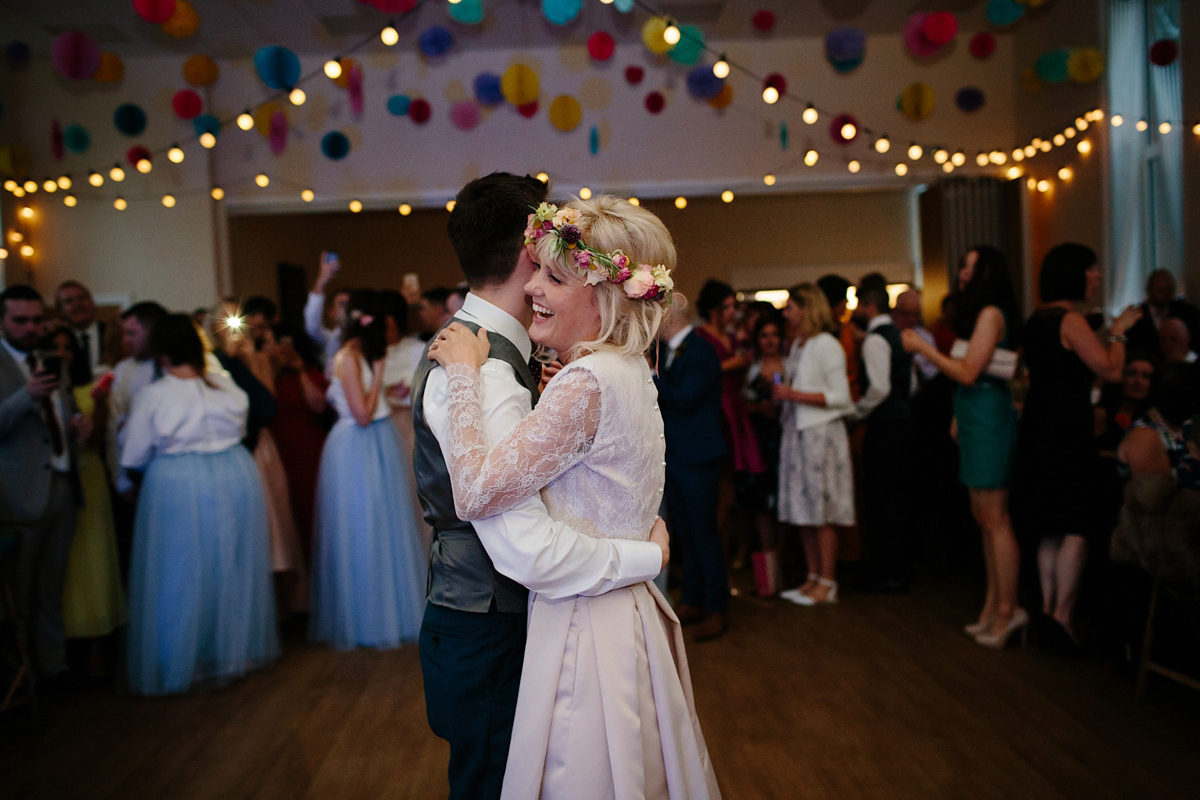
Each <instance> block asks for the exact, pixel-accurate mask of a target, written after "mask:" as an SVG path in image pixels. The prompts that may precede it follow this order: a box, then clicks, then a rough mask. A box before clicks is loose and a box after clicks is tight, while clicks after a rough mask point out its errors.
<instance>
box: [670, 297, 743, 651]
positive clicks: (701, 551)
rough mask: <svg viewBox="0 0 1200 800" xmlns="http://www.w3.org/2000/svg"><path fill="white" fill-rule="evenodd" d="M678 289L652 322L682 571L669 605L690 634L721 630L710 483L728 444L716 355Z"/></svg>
mask: <svg viewBox="0 0 1200 800" xmlns="http://www.w3.org/2000/svg"><path fill="white" fill-rule="evenodd" d="M686 302H687V301H686V300H685V299H684V297H683V296H682V295H679V294H677V295H676V298H675V303H674V304H673V306H672V309H671V311H670V312H668V314H667V316H666V318H665V319H664V320H663V323H662V327H661V328H660V329H659V337H660V339H661V342H660V345H659V358H658V377H657V378H655V383H656V384H657V386H658V405H659V408H660V409H661V411H662V417H663V429H664V434H665V436H666V442H667V482H666V489H665V492H664V494H665V497H666V503H667V518H668V520H669V521H670V524H671V533H672V535H673V537H674V539H675V545H674V549H675V550H676V552H677V553H678V554H679V556H680V558H679V561H680V566H681V567H682V571H683V593H682V596H681V598H680V605H679V607H678V608H676V609H675V612H676V614H677V615H678V616H679V621H680V622H681V623H683V624H684V625H688V624H691V623H699V624H698V625H697V627H696V634H695V637H696V641H705V640H708V639H715V638H717V637H718V636H720V635H721V634H723V633H724V632H725V629H726V627H727V622H726V618H725V614H726V611H727V610H728V607H729V576H728V574H727V573H726V570H725V554H724V552H723V550H722V547H721V537H720V534H719V533H718V531H717V483H718V482H719V481H720V478H721V460H722V459H723V458H724V457H725V455H726V453H727V452H728V451H727V450H726V447H725V439H724V437H723V436H722V434H721V361H720V359H719V358H718V357H717V351H716V350H715V349H713V346H712V345H711V344H709V343H708V342H707V341H706V340H705V339H704V338H703V337H702V336H700V335H699V334H698V333H696V332H695V330H694V327H695V326H693V325H691V324H689V323H688V322H687V320H686V318H685V317H684V315H683V311H684V308H685V307H686Z"/></svg>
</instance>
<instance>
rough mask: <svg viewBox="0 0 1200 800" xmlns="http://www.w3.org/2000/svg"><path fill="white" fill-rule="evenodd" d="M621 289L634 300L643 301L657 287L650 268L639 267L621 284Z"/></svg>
mask: <svg viewBox="0 0 1200 800" xmlns="http://www.w3.org/2000/svg"><path fill="white" fill-rule="evenodd" d="M621 288H622V289H624V290H625V294H626V296H628V297H630V298H632V299H634V300H641V299H643V298H645V296H646V293H647V292H649V291H650V290H652V289H656V288H657V287H656V286H655V285H654V275H652V274H651V272H650V269H649V267H644V266H638V268H637V269H636V270H634V271H633V273H632V274H631V275H630V276H629V277H628V278H626V279H625V280H624V281H623V282H622V283H621Z"/></svg>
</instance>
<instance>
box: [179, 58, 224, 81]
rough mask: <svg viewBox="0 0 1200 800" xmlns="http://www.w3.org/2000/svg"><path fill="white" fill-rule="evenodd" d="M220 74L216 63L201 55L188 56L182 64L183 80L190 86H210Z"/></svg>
mask: <svg viewBox="0 0 1200 800" xmlns="http://www.w3.org/2000/svg"><path fill="white" fill-rule="evenodd" d="M220 74H221V72H220V70H219V69H218V68H217V62H216V61H213V60H212V59H211V58H209V57H208V56H206V55H203V54H196V55H194V56H190V57H189V58H188V60H187V61H185V62H183V79H184V80H185V81H187V82H188V83H190V84H191V85H192V86H212V85H213V84H214V83H216V82H217V77H218V76H219V75H220Z"/></svg>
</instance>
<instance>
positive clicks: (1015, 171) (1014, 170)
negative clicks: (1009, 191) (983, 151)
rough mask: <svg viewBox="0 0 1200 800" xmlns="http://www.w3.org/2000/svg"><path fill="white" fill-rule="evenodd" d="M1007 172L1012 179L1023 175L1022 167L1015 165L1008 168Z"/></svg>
mask: <svg viewBox="0 0 1200 800" xmlns="http://www.w3.org/2000/svg"><path fill="white" fill-rule="evenodd" d="M1005 174H1006V175H1007V176H1008V179H1009V180H1010V181H1015V180H1016V179H1017V178H1019V177H1021V168H1020V167H1018V166H1016V165H1013V166H1011V167H1009V168H1008V172H1006V173H1005Z"/></svg>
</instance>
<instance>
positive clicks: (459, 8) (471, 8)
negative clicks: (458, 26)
mask: <svg viewBox="0 0 1200 800" xmlns="http://www.w3.org/2000/svg"><path fill="white" fill-rule="evenodd" d="M446 11H447V12H448V13H449V14H450V19H452V20H454V21H455V22H461V23H462V24H463V25H478V24H479V23H481V22H483V16H484V14H483V3H482V2H480V0H459V2H457V3H452V4H450V5H449V6H448V7H447V8H446Z"/></svg>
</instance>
